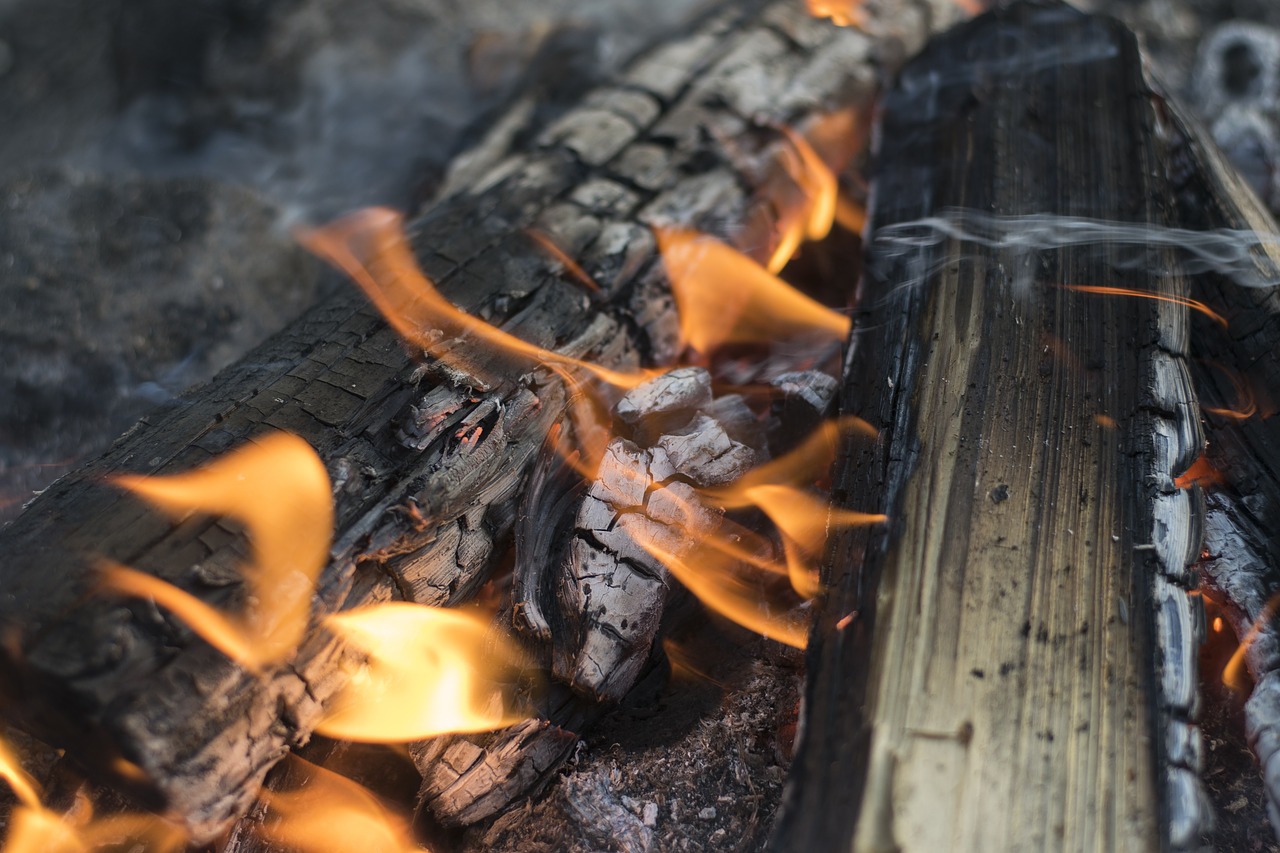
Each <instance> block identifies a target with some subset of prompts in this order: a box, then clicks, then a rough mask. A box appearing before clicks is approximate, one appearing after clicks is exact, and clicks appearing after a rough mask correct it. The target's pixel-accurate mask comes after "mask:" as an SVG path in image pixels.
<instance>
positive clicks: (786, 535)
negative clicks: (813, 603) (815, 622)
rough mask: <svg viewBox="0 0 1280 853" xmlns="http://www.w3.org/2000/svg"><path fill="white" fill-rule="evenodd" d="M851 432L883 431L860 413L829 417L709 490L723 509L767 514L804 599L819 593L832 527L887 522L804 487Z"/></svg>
mask: <svg viewBox="0 0 1280 853" xmlns="http://www.w3.org/2000/svg"><path fill="white" fill-rule="evenodd" d="M852 432H857V433H860V434H862V435H863V436H865V437H868V438H872V439H874V438H877V437H878V436H879V434H880V433H879V430H877V429H876V428H875V427H873V426H871V424H869V423H867V422H866V421H864V420H862V419H861V418H858V417H854V416H846V417H843V418H840V419H838V420H834V421H828V422H826V423H824V424H823V425H822V426H821V427H819V428H818V429H816V430H814V432H813V434H812V435H810V436H809V437H808V438H806V439H805V440H804V441H803V442H801V444H800V445H799V446H798V447H796V448H795V449H794V450H792V451H790V452H789V453H786V454H784V455H782V456H780V457H778V458H777V459H774V460H771V461H769V462H766V463H765V464H763V465H758V466H756V467H755V468H753V469H752V470H751V471H748V472H747V473H746V474H745V475H743V476H742V477H741V478H739V479H738V480H737V481H736V482H734V483H731V484H729V485H728V486H722V487H720V488H717V489H708V490H706V491H705V495H706V497H707V499H708V500H710V501H712V502H714V503H716V504H718V505H719V506H722V507H724V508H725V509H739V508H742V507H748V506H754V507H756V508H757V509H759V510H760V511H762V512H763V513H764V514H765V515H766V516H768V517H769V520H770V521H772V522H773V523H774V525H775V526H776V527H777V528H778V531H779V533H781V536H782V544H783V549H784V552H785V555H786V562H787V575H788V577H789V578H790V579H791V585H792V587H793V588H794V589H795V591H796V594H797V595H799V596H800V597H802V598H813V597H814V596H816V595H817V594H818V593H819V592H821V587H820V585H819V584H818V579H817V571H816V569H815V568H813V565H812V563H813V560H814V559H815V558H816V557H817V556H819V554H820V553H821V551H822V546H823V544H824V543H825V542H826V539H827V531H828V529H830V528H843V527H854V526H861V525H868V524H883V523H884V522H886V521H888V520H889V517H888V516H887V515H883V514H881V513H864V512H857V511H854V510H844V509H831V508H830V507H829V506H828V503H827V501H826V500H824V499H821V498H819V497H817V496H816V495H814V494H812V493H811V492H809V491H807V490H806V489H805V488H802V485H803V484H807V483H811V482H813V481H814V480H817V479H819V478H820V477H823V476H825V475H826V473H827V471H828V469H830V467H831V463H832V462H833V461H835V452H836V442H837V440H838V439H839V438H840V436H841V435H842V434H846V433H852Z"/></svg>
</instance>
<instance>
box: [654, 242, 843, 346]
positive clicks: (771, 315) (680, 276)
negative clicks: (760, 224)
mask: <svg viewBox="0 0 1280 853" xmlns="http://www.w3.org/2000/svg"><path fill="white" fill-rule="evenodd" d="M654 230H655V233H656V234H657V238H658V247H659V248H660V249H661V251H662V260H663V263H664V264H665V265H666V268H667V276H668V277H669V278H670V280H671V290H672V293H673V294H674V296H675V299H676V307H677V309H678V311H679V313H680V333H681V337H682V338H683V340H684V341H685V342H686V343H687V344H688V345H689V346H690V347H692V348H693V349H694V350H697V351H698V352H700V353H703V354H706V353H710V352H712V351H713V350H715V349H716V348H718V347H720V346H722V345H724V344H732V343H756V344H759V343H769V342H770V341H774V340H777V338H779V337H780V336H785V335H792V334H797V333H801V332H807V333H812V334H819V335H823V336H826V337H830V338H832V339H834V340H840V341H843V340H844V339H845V338H846V337H848V335H849V329H850V320H849V318H848V317H846V316H844V315H843V314H840V313H839V312H837V311H833V310H832V309H830V308H827V307H826V306H824V305H822V304H820V303H818V302H816V301H814V300H813V299H810V298H809V297H808V296H805V295H804V294H803V293H801V292H800V291H798V290H796V289H795V288H793V287H792V286H791V285H789V284H787V283H786V282H784V281H782V280H781V279H779V278H778V277H777V276H775V275H773V274H772V273H770V272H769V271H768V270H766V269H765V268H764V267H762V266H760V265H759V264H757V263H756V262H755V261H753V260H751V259H750V258H748V257H747V256H746V255H744V254H742V253H741V252H739V251H737V250H736V249H733V248H731V247H730V246H727V245H726V244H724V243H721V242H720V241H719V240H715V239H713V238H711V237H707V236H704V235H701V234H698V233H697V232H694V231H689V230H686V229H680V228H656V229H654Z"/></svg>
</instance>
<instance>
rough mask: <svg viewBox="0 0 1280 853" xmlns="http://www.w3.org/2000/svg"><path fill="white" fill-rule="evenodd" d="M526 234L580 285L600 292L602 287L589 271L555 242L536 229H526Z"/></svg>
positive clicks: (593, 291)
mask: <svg viewBox="0 0 1280 853" xmlns="http://www.w3.org/2000/svg"><path fill="white" fill-rule="evenodd" d="M524 233H525V234H528V235H529V239H530V240H532V241H533V242H535V243H537V244H538V245H539V246H540V247H541V248H542V250H543V251H544V252H546V253H547V254H548V255H550V256H551V257H552V259H554V260H555V261H556V262H557V263H558V264H560V265H561V266H562V267H564V269H565V272H567V273H569V275H571V276H573V278H574V279H575V280H576V281H577V282H578V283H579V284H581V285H582V286H583V287H585V288H586V289H587V290H590V291H591V292H592V293H599V292H600V285H598V284H596V280H595V279H594V278H592V277H591V276H590V275H588V274H587V271H586V270H584V269H583V268H582V266H581V265H580V264H579V263H578V262H577V261H575V260H574V259H573V258H571V257H569V254H568V252H566V251H565V250H564V249H561V248H560V247H559V246H557V245H556V242H555V241H554V240H552V239H551V238H550V237H548V236H547V235H546V234H543V233H542V232H541V231H539V230H537V229H536V228H526V229H525V232H524Z"/></svg>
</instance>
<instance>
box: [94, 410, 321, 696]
mask: <svg viewBox="0 0 1280 853" xmlns="http://www.w3.org/2000/svg"><path fill="white" fill-rule="evenodd" d="M115 482H116V483H118V484H119V485H121V486H123V487H124V488H126V489H128V490H130V491H132V492H133V493H134V494H137V495H138V496H140V497H142V498H143V499H145V500H146V501H148V502H149V503H151V504H152V505H154V506H156V507H158V508H159V509H161V510H162V511H164V512H166V513H169V514H170V515H173V516H176V517H183V516H185V515H187V514H189V513H195V512H199V513H209V514H213V515H225V516H230V517H232V518H235V519H237V520H239V521H240V522H241V523H243V524H244V525H245V527H246V528H247V529H248V533H249V542H250V545H251V549H252V550H251V556H252V560H251V562H250V564H249V565H248V566H246V567H245V569H244V574H245V582H246V584H247V586H248V590H249V594H250V606H249V610H248V612H247V613H245V614H244V615H243V616H241V617H235V618H233V617H229V616H226V615H224V614H222V613H220V612H218V611H216V610H214V609H213V608H211V607H209V606H208V605H207V604H205V603H204V602H202V601H200V600H199V599H197V598H195V597H194V596H192V595H190V594H188V593H186V592H184V591H182V590H180V589H178V588H176V587H174V586H172V585H171V584H168V583H166V582H164V581H162V580H160V579H158V578H155V577H152V576H151V575H146V574H143V573H142V572H138V571H135V570H133V569H129V568H126V567H124V566H119V565H115V564H112V563H107V564H105V566H104V570H103V585H104V586H105V587H106V588H108V589H111V590H114V591H116V592H119V593H122V594H124V595H131V596H144V597H150V598H154V599H155V600H156V602H157V603H159V604H161V605H163V606H164V607H166V608H168V609H169V610H171V611H173V612H174V614H175V615H177V616H178V617H179V618H181V619H183V621H185V622H186V623H187V624H188V625H190V626H191V628H192V630H194V631H196V632H197V633H198V634H200V635H201V636H202V637H203V638H204V639H205V640H206V641H208V642H209V644H210V645H212V646H214V647H215V648H217V649H219V650H220V651H221V652H223V653H224V654H226V655H227V656H228V657H230V658H232V659H233V660H235V661H236V662H238V663H240V664H242V665H244V666H245V667H246V668H249V669H251V670H255V671H257V670H260V669H261V668H262V667H263V666H265V665H266V664H270V663H275V662H278V661H280V660H282V659H284V658H285V657H287V656H288V655H289V654H290V653H291V652H292V651H293V650H294V649H295V648H297V645H298V643H299V642H301V640H302V637H303V635H304V633H305V631H306V628H307V621H308V616H309V614H310V610H311V595H312V592H313V590H314V588H315V582H316V578H317V577H319V574H320V570H321V569H322V568H323V567H324V565H325V563H326V562H327V560H328V556H329V540H330V538H331V537H332V535H333V499H332V496H331V492H330V486H329V475H328V473H327V472H326V471H325V467H324V463H323V462H321V461H320V458H319V457H318V456H317V455H316V452H315V451H314V450H312V449H311V446H310V445H309V444H307V443H306V442H305V441H304V440H302V439H301V438H298V437H297V436H294V435H289V434H286V433H274V434H272V435H268V436H266V437H264V438H261V439H258V440H256V441H255V443H253V444H248V445H245V446H244V447H241V448H239V449H238V450H235V451H233V452H231V453H228V454H226V455H225V456H222V457H220V458H218V459H216V460H214V461H213V462H211V463H209V464H208V465H206V466H204V467H203V468H198V469H196V470H194V471H189V472H187V473H184V474H175V475H172V476H154V477H141V476H134V475H125V476H120V477H117V478H116V479H115Z"/></svg>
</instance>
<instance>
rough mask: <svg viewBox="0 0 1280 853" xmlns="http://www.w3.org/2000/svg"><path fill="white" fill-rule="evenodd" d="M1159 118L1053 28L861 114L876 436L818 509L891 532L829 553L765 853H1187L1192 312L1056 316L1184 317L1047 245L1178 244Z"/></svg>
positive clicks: (1199, 818)
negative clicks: (1130, 228) (794, 750)
mask: <svg viewBox="0 0 1280 853" xmlns="http://www.w3.org/2000/svg"><path fill="white" fill-rule="evenodd" d="M1154 103H1155V99H1154V97H1153V95H1152V94H1151V92H1150V91H1149V89H1148V88H1147V85H1146V83H1145V81H1144V78H1143V74H1142V68H1141V62H1140V59H1139V55H1138V50H1137V46H1136V44H1135V41H1134V39H1133V37H1132V35H1131V34H1129V33H1128V32H1127V31H1125V30H1124V29H1123V27H1121V26H1120V25H1118V24H1117V23H1116V22H1114V21H1112V20H1110V19H1106V18H1099V17H1088V16H1085V15H1082V14H1081V13H1079V12H1076V11H1074V10H1071V9H1070V8H1069V7H1067V6H1065V5H1061V4H1058V3H1052V2H1050V3H1039V4H1015V5H1013V6H1011V7H1010V8H1008V9H1005V10H1002V11H1000V12H997V13H994V14H993V15H987V16H983V17H982V18H979V19H977V20H975V21H973V22H970V23H968V24H965V25H962V26H961V27H959V28H957V29H956V30H954V31H952V32H951V33H948V34H946V35H944V36H942V37H940V38H939V39H937V40H935V41H934V42H933V43H932V44H931V45H929V46H928V47H927V48H926V49H925V51H924V52H923V53H922V54H921V55H920V56H919V57H917V58H916V59H915V60H913V61H912V62H911V63H909V64H908V66H907V67H906V69H905V70H904V72H903V73H902V75H901V78H900V79H899V81H898V82H897V84H896V86H895V87H894V88H893V89H892V90H891V91H890V92H889V93H888V94H887V95H886V96H885V98H884V100H883V104H882V107H883V113H882V117H881V122H880V124H879V126H878V128H877V136H876V139H877V148H876V151H877V152H878V157H879V160H878V164H877V166H876V171H875V174H874V175H873V190H872V193H873V195H872V199H873V201H872V205H871V208H872V209H871V210H870V223H869V234H870V238H869V244H868V260H867V271H866V273H865V274H864V277H863V280H862V282H861V285H860V291H859V305H860V306H861V307H860V313H859V315H858V316H857V317H856V323H855V331H854V337H853V340H854V343H853V346H852V348H851V352H850V355H849V358H848V362H847V364H846V377H845V386H844V389H843V398H842V408H843V410H844V411H845V412H847V413H850V414H856V415H859V416H861V417H863V418H866V419H868V420H870V421H871V422H872V423H873V424H876V425H877V426H880V427H881V428H882V429H883V432H882V435H881V438H880V440H879V441H878V442H876V443H874V444H873V445H869V444H867V443H865V442H864V443H857V442H853V441H851V442H849V444H848V446H847V447H846V448H845V452H844V456H843V459H842V461H841V462H840V464H839V469H838V474H837V478H836V484H837V491H836V503H837V505H844V506H852V507H858V508H859V509H863V510H867V509H872V510H873V511H874V508H872V507H868V506H867V496H868V495H875V496H883V500H884V503H883V506H882V510H883V511H884V512H886V513H887V514H888V515H889V516H890V518H891V519H892V521H891V523H890V524H889V525H887V527H886V529H885V530H883V531H882V530H881V529H880V528H871V529H867V530H853V531H848V532H837V533H836V534H835V535H834V536H833V539H832V543H831V546H830V548H829V551H828V564H827V570H826V576H825V581H826V583H827V588H828V595H827V598H826V601H825V603H824V605H823V608H822V613H821V616H820V617H819V622H818V625H817V627H816V629H815V632H814V635H813V641H812V644H811V647H810V657H809V660H810V667H811V670H810V682H809V685H808V688H807V697H806V712H805V718H804V720H803V724H802V732H803V735H802V744H801V747H800V750H799V752H798V754H797V758H796V763H795V765H794V766H793V769H792V776H791V781H790V783H789V784H790V788H789V792H788V794H787V798H786V800H785V802H784V806H783V814H782V817H781V818H780V820H779V824H778V826H777V830H776V833H775V838H774V847H775V849H779V850H799V849H824V850H835V849H853V850H858V851H868V853H869V852H870V851H890V850H893V851H899V850H901V851H925V850H939V849H964V850H1019V849H1044V850H1104V849H1105V850H1134V851H1145V850H1153V849H1169V848H1173V849H1187V848H1193V847H1195V846H1196V845H1197V844H1198V841H1199V833H1200V832H1201V830H1202V829H1203V825H1204V820H1205V811H1204V806H1203V799H1202V796H1201V794H1200V790H1199V787H1198V780H1197V778H1196V776H1195V772H1196V770H1197V769H1198V758H1197V755H1198V743H1199V735H1198V732H1197V731H1196V729H1195V728H1194V725H1193V724H1194V719H1195V714H1196V706H1197V694H1196V683H1197V674H1196V656H1195V654H1196V648H1197V646H1198V641H1199V636H1200V632H1201V631H1202V627H1201V625H1200V622H1201V620H1202V615H1201V612H1200V607H1199V604H1198V600H1197V599H1194V598H1192V597H1190V596H1188V595H1187V591H1188V590H1189V589H1190V588H1191V587H1192V586H1193V585H1194V575H1193V573H1191V572H1190V571H1189V570H1188V565H1189V564H1190V563H1191V561H1192V560H1194V558H1195V556H1196V554H1197V552H1198V549H1199V536H1200V526H1199V516H1200V507H1199V506H1198V494H1197V493H1196V492H1194V491H1187V490H1179V489H1176V488H1175V487H1174V483H1173V477H1174V476H1175V475H1177V474H1180V473H1181V472H1182V471H1184V470H1185V469H1186V468H1187V467H1188V466H1189V464H1190V463H1191V461H1192V460H1193V459H1194V458H1195V455H1196V454H1197V453H1198V452H1199V450H1200V447H1201V444H1202V440H1201V436H1200V432H1199V421H1198V413H1197V411H1196V407H1195V397H1194V394H1193V392H1192V389H1191V385H1190V378H1189V373H1188V370H1187V366H1186V359H1185V356H1186V352H1187V346H1188V328H1189V324H1188V321H1187V318H1186V310H1185V308H1184V307H1183V306H1181V305H1178V304H1175V303H1170V302H1157V301H1154V300H1149V299H1136V298H1132V297H1125V298H1120V297H1115V296H1102V295H1097V294H1086V293H1081V292H1076V291H1072V290H1070V289H1066V288H1063V287H1061V286H1060V285H1105V286H1111V287H1127V288H1134V289H1140V290H1144V291H1151V292H1153V293H1157V294H1168V295H1174V296H1177V295H1183V294H1185V292H1186V287H1187V283H1186V280H1185V276H1184V275H1183V274H1182V272H1181V267H1180V266H1179V259H1178V257H1177V255H1176V251H1175V249H1174V248H1173V247H1172V246H1170V245H1168V244H1159V243H1158V242H1156V243H1153V244H1150V245H1148V244H1147V243H1146V242H1145V241H1141V240H1140V241H1138V243H1139V245H1141V246H1143V250H1144V251H1145V252H1147V253H1148V254H1145V255H1143V256H1142V257H1143V259H1144V260H1145V261H1146V263H1139V264H1133V263H1128V262H1127V257H1126V253H1127V251H1128V250H1126V249H1125V248H1124V247H1123V246H1122V245H1121V243H1122V242H1123V240H1122V238H1119V237H1116V238H1115V239H1113V238H1112V237H1111V236H1109V235H1107V234H1103V235H1101V237H1100V238H1097V239H1091V240H1088V241H1080V240H1076V239H1074V238H1072V236H1071V235H1072V234H1073V233H1075V232H1072V231H1071V226H1072V225H1077V226H1078V225H1080V223H1081V222H1083V221H1085V219H1086V218H1087V219H1088V220H1101V221H1104V222H1113V223H1114V222H1121V223H1138V224H1139V225H1141V226H1142V227H1141V228H1140V229H1139V233H1148V232H1150V231H1152V229H1154V230H1157V231H1158V229H1160V228H1162V227H1168V226H1172V225H1176V224H1178V212H1177V210H1176V205H1175V202H1174V187H1173V186H1172V185H1171V183H1170V182H1169V181H1168V180H1167V179H1166V176H1165V174H1164V171H1163V170H1164V167H1165V160H1164V159H1162V158H1163V157H1164V153H1165V152H1163V150H1162V148H1161V144H1160V139H1161V134H1160V133H1159V128H1158V127H1157V123H1156V122H1157V119H1156V115H1155V110H1154ZM957 211H959V212H957ZM1031 214H1041V215H1043V214H1049V215H1050V219H1051V220H1052V219H1053V217H1058V219H1057V220H1056V222H1057V227H1056V230H1055V228H1054V226H1053V223H1052V222H1050V224H1049V226H1048V228H1049V230H1038V231H1035V232H1031V231H1027V230H1025V228H1024V229H1023V231H1022V232H1020V231H1019V224H1018V221H1017V220H1016V219H1011V220H1001V219H1000V218H999V217H1005V216H1008V217H1018V216H1026V215H1031ZM927 217H936V219H934V220H932V221H930V222H921V220H924V219H925V218H927ZM975 223H980V224H981V227H978V225H976V224H975ZM984 229H986V230H984ZM993 235H994V237H995V239H992V237H993ZM1005 238H1008V239H1005Z"/></svg>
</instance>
